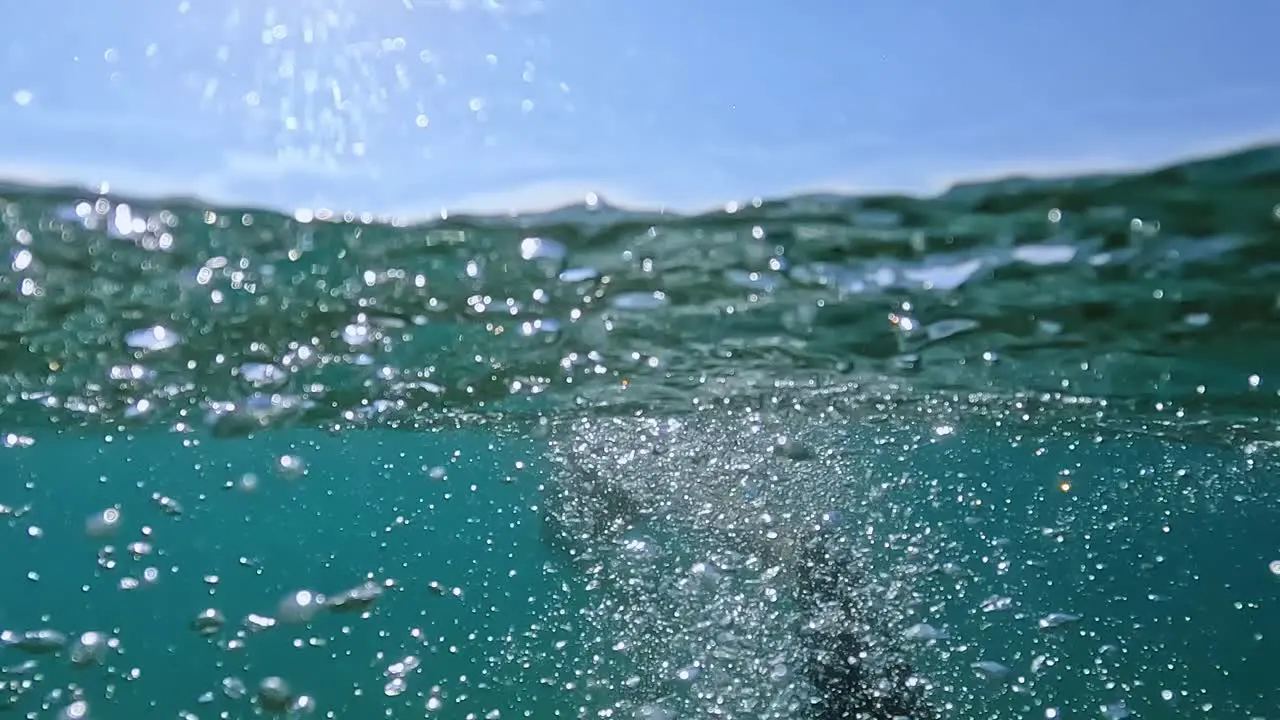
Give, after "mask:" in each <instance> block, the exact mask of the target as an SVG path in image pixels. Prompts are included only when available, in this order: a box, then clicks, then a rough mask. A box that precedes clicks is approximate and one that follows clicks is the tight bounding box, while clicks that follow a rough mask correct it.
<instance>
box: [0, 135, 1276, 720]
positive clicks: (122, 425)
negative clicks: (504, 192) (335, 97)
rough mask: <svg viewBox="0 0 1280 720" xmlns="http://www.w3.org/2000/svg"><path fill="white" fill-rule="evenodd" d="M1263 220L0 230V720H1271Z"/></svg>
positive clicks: (814, 201)
mask: <svg viewBox="0 0 1280 720" xmlns="http://www.w3.org/2000/svg"><path fill="white" fill-rule="evenodd" d="M1278 203H1280V149H1276V148H1260V149H1255V150H1251V151H1247V152H1242V153H1238V154H1235V155H1231V156H1227V157H1221V158H1215V159H1210V160H1206V161H1199V162H1193V163H1186V164H1182V165H1178V166H1174V167H1170V168H1166V169H1161V170H1158V171H1154V172H1150V173H1144V174H1135V175H1118V176H1105V177H1087V178H1068V179H1061V180H1025V179H1024V180H1010V181H1005V182H999V183H987V184H975V185H971V186H963V187H958V188H956V189H954V190H952V191H950V192H948V193H946V194H944V195H942V196H940V197H936V198H908V197H860V198H840V197H798V198H791V199H786V200H779V201H756V202H747V203H743V204H741V205H737V206H731V207H729V208H725V209H724V210H723V211H717V212H713V213H708V214H704V215H701V216H696V217H684V216H674V215H670V214H662V213H644V212H631V211H622V210H618V209H615V208H612V207H609V206H608V205H607V204H605V203H596V204H593V205H590V206H582V207H574V208H566V209H564V210H561V211H557V212H553V213H548V214H544V215H536V216H523V217H514V218H506V217H502V218H500V217H490V218H477V217H465V218H447V219H441V220H439V221H436V222H431V223H426V224H415V225H405V224H397V223H394V222H384V221H379V220H378V219H375V218H366V217H357V216H346V217H333V216H331V215H330V214H328V213H325V212H323V211H307V212H300V213H297V214H294V215H292V216H288V215H282V214H278V213H273V212H267V211H260V210H254V209H247V208H227V207H209V206H206V205H203V204H201V203H198V202H192V201H176V200H175V201H155V200H151V201H146V200H138V199H127V198H117V197H102V196H98V195H96V194H93V193H86V192H84V191H80V190H74V189H60V190H36V189H32V188H23V187H16V186H9V187H6V188H5V189H4V190H3V193H2V194H0V220H2V221H3V225H4V238H5V240H4V241H5V242H6V243H7V245H8V246H7V253H8V255H7V259H8V265H7V266H5V267H4V268H2V269H0V358H3V365H0V392H2V393H3V394H4V401H5V402H4V405H3V409H2V410H0V438H2V439H3V448H0V467H3V470H4V473H3V475H2V476H0V521H3V524H2V525H0V534H2V535H3V540H0V543H3V544H2V545H0V547H3V548H5V549H8V550H9V552H7V553H4V556H3V560H2V561H0V630H4V631H7V632H6V634H5V635H4V636H3V637H2V638H0V665H2V666H3V667H4V670H3V677H0V687H2V688H3V692H0V705H3V707H5V708H6V709H8V710H9V711H10V712H13V713H21V714H28V713H32V714H33V715H32V716H33V717H64V718H73V717H80V716H82V715H84V714H86V713H87V714H88V715H89V716H92V717H95V718H112V717H122V718H123V717H173V716H175V715H182V716H186V717H199V718H213V717H248V716H252V715H255V714H259V713H267V714H285V715H296V716H302V715H308V714H319V715H323V716H326V717H335V718H346V717H373V716H378V715H382V716H384V717H421V716H424V714H425V715H428V716H436V717H460V718H465V717H476V718H483V717H490V718H499V717H533V718H542V717H548V718H551V717H584V718H585V717H649V718H682V717H689V718H705V717H726V718H759V717H773V718H838V717H851V716H854V715H851V713H854V712H859V711H860V712H866V713H869V716H871V717H892V716H894V714H895V713H896V714H903V713H909V714H911V715H913V716H916V717H945V718H1005V717H1007V718H1025V717H1045V718H1056V717H1093V716H1103V717H1110V718H1121V717H1126V716H1128V715H1136V716H1139V717H1151V718H1181V717H1224V716H1229V717H1272V716H1274V714H1275V708H1276V707H1280V695H1278V694H1277V690H1276V689H1275V685H1274V683H1272V682H1270V681H1269V677H1268V674H1267V671H1265V670H1264V668H1265V667H1267V664H1268V663H1269V662H1274V661H1275V660H1276V659H1277V655H1276V652H1275V650H1274V643H1273V640H1274V638H1273V637H1272V635H1273V634H1274V628H1275V621H1274V618H1275V616H1276V612H1277V600H1276V593H1277V591H1278V590H1280V584H1278V583H1280V579H1278V577H1277V576H1280V562H1278V561H1280V545H1277V541H1276V535H1275V533H1274V528H1275V527H1276V525H1277V522H1280V510H1278V509H1277V504H1276V497H1275V489H1274V488H1275V480H1276V473H1275V471H1276V464H1275V460H1274V454H1273V450H1272V447H1273V445H1274V442H1275V440H1276V428H1277V423H1276V420H1277V413H1276V390H1275V388H1274V387H1273V386H1274V383H1275V382H1276V372H1275V369H1276V361H1275V360H1274V358H1275V357H1277V353H1276V351H1277V349H1278V348H1277V347H1276V346H1275V345H1276V341H1275V340H1274V338H1275V337H1276V336H1277V335H1276V332H1275V331H1276V329H1277V324H1278V323H1277V321H1278V319H1280V318H1277V297H1280V251H1278V250H1277V247H1280V245H1277V243H1276V241H1277V239H1278V238H1277V230H1278V228H1280V204H1278ZM344 591H346V592H347V594H343V593H344ZM300 593H301V594H300ZM41 631H45V632H43V633H41ZM85 633H90V635H88V636H87V637H84V634H85ZM264 683H265V685H264ZM281 683H283V684H284V685H285V686H287V687H285V686H282V685H281Z"/></svg>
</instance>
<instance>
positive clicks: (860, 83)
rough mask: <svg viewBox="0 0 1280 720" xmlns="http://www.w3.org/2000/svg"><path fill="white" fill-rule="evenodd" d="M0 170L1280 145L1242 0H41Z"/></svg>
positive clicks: (728, 193) (354, 171)
mask: <svg viewBox="0 0 1280 720" xmlns="http://www.w3.org/2000/svg"><path fill="white" fill-rule="evenodd" d="M5 26H6V28H5V29H6V32H5V37H6V40H5V43H4V52H3V54H0V68H3V72H0V137H2V138H4V140H3V144H2V146H3V149H2V150H0V177H4V178H6V179H23V180H28V181H34V182H43V183H50V182H64V181H67V182H74V183H77V184H87V185H96V184H97V183H99V182H102V181H108V182H110V183H111V185H112V188H113V189H115V190H119V191H124V192H135V193H141V194H145V195H172V194H189V195H197V196H200V197H203V198H206V199H209V200H214V201H223V202H247V203H251V204H256V205H267V206H272V207H277V208H281V209H291V208H294V207H320V206H323V207H331V208H337V209H354V210H368V211H372V212H377V213H391V214H397V215H406V216H422V215H430V214H433V213H436V212H438V211H439V209H440V208H442V207H444V208H449V209H450V210H452V211H455V212H456V211H462V210H482V211H505V210H509V209H530V208H539V207H546V206H550V205H556V204H561V203H563V202H568V201H573V200H579V199H581V198H582V197H584V196H585V194H586V193H587V192H588V191H595V192H598V193H600V194H601V195H602V196H603V197H605V198H606V199H608V200H610V201H612V202H615V203H617V204H624V205H643V206H649V207H656V206H663V207H668V208H672V209H678V210H688V209H699V208H703V207H709V206H714V205H719V204H721V203H724V202H726V201H729V200H740V199H746V198H750V197H752V196H757V195H764V196H777V195H783V194H787V193H791V192H796V191H812V190H836V191H855V190H870V189H877V190H878V189H894V190H908V191H915V192H929V191H934V190H939V189H941V188H942V187H944V186H946V185H947V184H948V183H950V182H952V181H955V180H958V179H967V178H972V177H975V176H978V177H986V176H991V175H999V174H1004V173H1008V172H1019V173H1035V174H1052V173H1060V172H1073V171H1081V170H1090V169H1098V168H1110V167H1115V166H1134V165H1150V164H1153V163H1160V162H1164V161H1167V160H1171V159H1177V158H1181V157H1185V156H1188V155H1196V154H1203V153H1206V152H1214V151H1218V150H1222V149H1228V148H1233V147H1235V146H1239V145H1243V144H1248V143H1254V142H1259V141H1264V140H1276V139H1280V92H1278V91H1277V90H1276V87H1277V80H1276V78H1275V72H1276V68H1280V42H1276V40H1275V35H1276V28H1280V4H1275V3H1270V2H1259V1H1258V0H1225V1H1223V2H1217V3H1210V2H1208V0H1164V1H1163V2H1155V0H1151V1H1150V2H1128V3H1124V2H1105V3H1104V2H1102V0H1075V1H1074V2H1062V1H1059V0H1040V1H1039V2H1015V1H1014V0H918V1H917V2H914V3H904V2H887V1H872V0H843V1H837V0H808V1H805V0H797V2H794V3H784V2H781V1H780V0H734V1H732V2H731V1H730V0H698V1H696V2H695V1H693V0H645V1H644V2H639V1H631V2H627V1H625V0H502V1H501V2H499V1H498V0H266V1H265V2H263V1H262V0H255V1H254V2H250V1H249V0H222V1H216V0H185V1H184V0H115V2H110V3H84V2H81V1H80V0H42V2H39V3H35V2H31V3H24V4H22V8H21V9H19V10H9V11H7V12H6V13H5Z"/></svg>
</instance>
